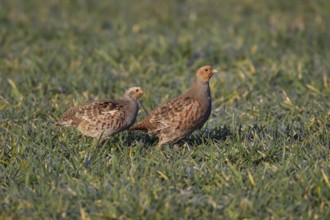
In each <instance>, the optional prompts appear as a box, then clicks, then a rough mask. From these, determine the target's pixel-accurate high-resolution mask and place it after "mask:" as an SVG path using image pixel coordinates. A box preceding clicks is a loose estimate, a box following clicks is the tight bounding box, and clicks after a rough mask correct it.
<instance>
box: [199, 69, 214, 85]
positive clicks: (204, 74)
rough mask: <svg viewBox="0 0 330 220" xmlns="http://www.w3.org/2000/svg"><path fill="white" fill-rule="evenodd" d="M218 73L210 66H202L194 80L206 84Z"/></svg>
mask: <svg viewBox="0 0 330 220" xmlns="http://www.w3.org/2000/svg"><path fill="white" fill-rule="evenodd" d="M216 72H218V71H217V70H215V69H213V68H212V66H203V67H201V68H199V69H198V70H197V73H196V78H197V80H198V81H199V82H203V83H207V82H208V81H209V80H210V78H211V77H212V76H213V74H214V73H216Z"/></svg>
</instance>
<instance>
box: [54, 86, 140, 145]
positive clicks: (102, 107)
mask: <svg viewBox="0 0 330 220" xmlns="http://www.w3.org/2000/svg"><path fill="white" fill-rule="evenodd" d="M142 95H143V90H142V89H141V88H140V87H133V88H130V89H128V90H127V91H126V93H125V95H124V96H123V97H122V98H120V99H115V100H104V101H99V100H96V101H93V102H90V103H88V104H83V105H78V106H75V107H72V108H70V109H68V110H67V111H66V112H65V113H64V116H63V118H62V119H61V120H60V121H59V122H58V123H57V124H59V125H64V126H70V127H75V128H77V129H78V130H79V131H80V132H81V133H82V134H83V135H86V136H90V137H94V138H100V137H101V136H102V137H101V141H104V140H105V139H106V138H108V137H110V136H111V135H114V134H116V133H118V132H121V131H123V130H126V129H128V128H129V127H131V126H132V124H134V122H135V119H136V116H137V113H138V110H139V105H138V101H137V100H138V98H139V97H141V96H142Z"/></svg>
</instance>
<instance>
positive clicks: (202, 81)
mask: <svg viewBox="0 0 330 220" xmlns="http://www.w3.org/2000/svg"><path fill="white" fill-rule="evenodd" d="M216 72H217V71H216V70H215V69H213V68H212V67H211V66H203V67H201V68H200V69H198V71H197V73H196V77H195V79H194V81H193V83H192V85H191V87H190V88H189V89H188V90H187V91H186V92H184V93H183V94H182V95H180V96H179V97H177V98H174V99H172V100H169V101H168V102H166V103H164V104H162V105H160V106H158V107H156V109H154V110H153V111H152V112H151V113H150V114H148V115H147V116H146V117H145V118H144V119H143V120H142V121H141V122H140V123H138V124H137V125H135V126H133V127H132V128H131V129H130V130H131V131H133V130H142V131H146V132H148V133H150V134H153V135H156V136H157V137H158V138H159V143H158V147H161V146H162V145H164V144H166V143H169V142H171V143H176V142H178V141H179V140H181V139H182V138H184V137H185V136H187V135H189V134H191V133H192V132H193V131H195V130H196V129H199V128H201V127H202V126H203V124H204V123H205V122H206V121H207V119H208V118H209V116H210V114H211V94H210V86H209V80H210V78H211V77H212V75H213V74H214V73H216Z"/></svg>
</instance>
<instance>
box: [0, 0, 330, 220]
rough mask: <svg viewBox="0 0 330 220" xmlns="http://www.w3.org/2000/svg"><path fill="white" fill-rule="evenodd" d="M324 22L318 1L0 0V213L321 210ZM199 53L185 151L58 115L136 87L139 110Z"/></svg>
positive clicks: (191, 215)
mask: <svg viewBox="0 0 330 220" xmlns="http://www.w3.org/2000/svg"><path fill="white" fill-rule="evenodd" d="M329 27H330V2H329V1H326V0H323V1H322V0H315V1H307V0H303V1H293V0H292V1H287V0H278V1H262V0H241V1H238V0H223V1H210V0H196V1H193V0H190V1H189V0H186V1H174V0H173V1H172V0H171V1H151V0H141V1H128V0H123V1H87V0H81V1H78V0H77V1H69V0H48V1H41V0H34V1H32V0H31V1H28V0H25V1H24V0H21V1H18V0H0V218H9V219H10V218H14V219H16V218H17V219H26V218H33V219H40V218H56V219H58V218H72V219H76V218H81V219H89V218H91V219H100V218H118V219H203V218H204V219H229V218H230V219H242V218H263V219H277V218H289V219H290V218H292V219H295V218H299V217H300V218H303V219H327V218H329V217H330V211H329V210H330V208H329V206H330V202H329V200H330V182H329V178H330V163H329V157H330V153H329V142H330V137H329V127H330V122H329V117H330V102H329V97H330V88H329V83H330V82H329V78H330V62H329V60H330V57H329V55H330V54H329V52H330V32H329ZM207 64H210V65H213V66H214V67H215V68H216V69H218V70H219V73H218V74H216V75H214V77H213V78H212V80H211V82H210V85H211V90H212V91H211V92H212V97H213V111H212V115H211V117H210V119H209V121H208V123H207V124H206V125H205V126H204V127H203V129H202V130H201V131H198V132H195V133H194V134H193V135H191V136H190V137H189V138H187V139H186V141H187V143H188V144H189V146H190V148H191V149H190V151H188V150H187V149H179V150H174V149H173V147H172V146H170V145H169V146H167V147H165V148H164V149H163V150H162V151H159V150H158V149H156V148H155V145H156V143H155V140H154V139H153V138H150V137H149V136H147V135H145V134H142V133H134V134H130V133H128V132H124V133H121V134H119V135H117V136H116V137H114V138H112V139H111V140H110V141H109V142H108V143H107V144H106V145H104V146H103V147H102V148H98V147H97V146H94V145H93V144H92V141H91V139H89V138H85V137H82V136H81V135H80V134H79V133H78V132H75V131H74V130H72V129H59V128H54V127H53V124H54V122H55V121H57V120H58V119H59V118H60V117H61V115H62V114H63V112H64V111H65V110H66V109H67V108H68V107H70V106H72V105H75V104H79V103H83V102H87V101H89V100H92V99H94V98H100V99H105V98H116V97H119V96H121V95H122V94H123V93H124V91H125V90H126V89H127V88H128V87H131V86H141V87H142V88H143V89H144V90H145V91H146V92H147V93H146V94H145V95H144V96H143V97H142V103H143V104H144V106H146V108H147V109H149V110H150V109H152V108H153V107H155V106H156V105H158V104H160V103H162V102H164V101H166V100H168V99H169V98H172V97H175V96H177V95H179V94H180V93H181V92H182V91H184V90H185V89H187V88H188V87H189V86H190V83H191V80H192V78H193V76H194V73H195V71H196V70H197V69H198V68H199V67H200V66H203V65H207ZM143 116H144V113H143V112H140V114H139V119H141V118H142V117H143Z"/></svg>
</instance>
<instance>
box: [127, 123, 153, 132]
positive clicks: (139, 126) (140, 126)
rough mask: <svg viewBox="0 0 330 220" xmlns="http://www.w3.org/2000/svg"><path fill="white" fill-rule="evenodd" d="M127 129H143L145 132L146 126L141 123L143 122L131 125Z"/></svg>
mask: <svg viewBox="0 0 330 220" xmlns="http://www.w3.org/2000/svg"><path fill="white" fill-rule="evenodd" d="M129 131H144V132H147V131H148V128H147V127H146V126H145V125H144V124H143V123H139V124H137V125H135V126H132V127H131V128H130V129H129Z"/></svg>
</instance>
